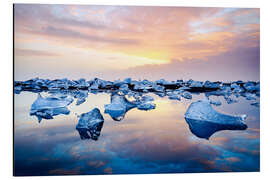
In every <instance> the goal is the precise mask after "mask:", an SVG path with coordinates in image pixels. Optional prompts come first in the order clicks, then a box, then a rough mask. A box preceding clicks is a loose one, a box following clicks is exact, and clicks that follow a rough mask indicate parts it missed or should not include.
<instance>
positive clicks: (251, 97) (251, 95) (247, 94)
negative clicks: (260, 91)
mask: <svg viewBox="0 0 270 180" xmlns="http://www.w3.org/2000/svg"><path fill="white" fill-rule="evenodd" d="M243 96H245V97H246V100H256V94H252V93H249V92H247V93H244V94H243Z"/></svg>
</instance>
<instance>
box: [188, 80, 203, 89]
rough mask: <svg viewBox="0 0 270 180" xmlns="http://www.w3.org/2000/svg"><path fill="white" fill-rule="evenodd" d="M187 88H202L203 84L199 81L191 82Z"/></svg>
mask: <svg viewBox="0 0 270 180" xmlns="http://www.w3.org/2000/svg"><path fill="white" fill-rule="evenodd" d="M189 87H191V88H201V87H203V82H200V81H193V80H192V82H191V84H190V85H189Z"/></svg>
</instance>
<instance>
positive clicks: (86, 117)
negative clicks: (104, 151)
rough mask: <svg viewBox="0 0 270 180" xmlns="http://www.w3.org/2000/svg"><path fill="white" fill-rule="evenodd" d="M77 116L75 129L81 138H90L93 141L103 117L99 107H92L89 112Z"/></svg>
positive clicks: (96, 137)
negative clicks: (77, 120)
mask: <svg viewBox="0 0 270 180" xmlns="http://www.w3.org/2000/svg"><path fill="white" fill-rule="evenodd" d="M79 118H80V119H79V122H78V124H77V125H76V129H77V131H78V132H79V134H80V137H81V139H90V138H91V139H93V140H95V141H96V140H98V137H99V136H100V131H101V129H102V126H103V123H104V118H103V116H102V115H101V113H100V111H99V109H98V108H94V109H93V110H92V111H90V112H87V113H83V114H81V115H80V116H79ZM88 132H89V133H88Z"/></svg>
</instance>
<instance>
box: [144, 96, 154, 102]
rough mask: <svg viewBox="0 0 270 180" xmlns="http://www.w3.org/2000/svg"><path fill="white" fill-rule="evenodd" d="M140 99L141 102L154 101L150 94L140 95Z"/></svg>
mask: <svg viewBox="0 0 270 180" xmlns="http://www.w3.org/2000/svg"><path fill="white" fill-rule="evenodd" d="M141 101H143V102H150V101H154V98H153V97H152V96H148V95H147V96H142V99H141Z"/></svg>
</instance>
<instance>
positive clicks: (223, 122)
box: [185, 100, 247, 139]
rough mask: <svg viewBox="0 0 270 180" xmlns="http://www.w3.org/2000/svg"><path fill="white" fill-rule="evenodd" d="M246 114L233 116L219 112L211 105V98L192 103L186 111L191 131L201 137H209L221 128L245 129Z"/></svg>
mask: <svg viewBox="0 0 270 180" xmlns="http://www.w3.org/2000/svg"><path fill="white" fill-rule="evenodd" d="M246 117H247V116H246V115H240V116H233V115H226V114H222V113H220V112H217V111H216V110H214V109H213V108H212V106H211V105H210V102H209V100H199V101H197V102H193V103H191V105H190V106H189V108H188V110H187V111H186V113H185V119H186V122H187V123H188V125H189V128H190V130H191V132H192V133H193V134H194V135H196V136H197V137H200V138H205V139H209V138H210V136H211V135H213V134H214V133H215V132H217V131H221V130H245V129H246V128H247V125H246V124H244V120H245V119H246Z"/></svg>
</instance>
